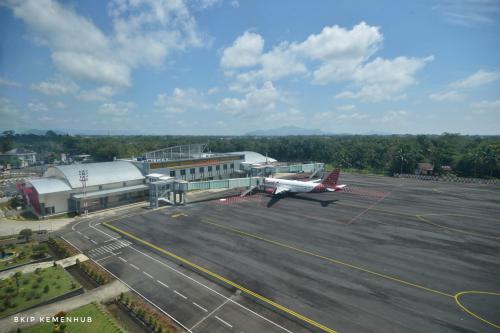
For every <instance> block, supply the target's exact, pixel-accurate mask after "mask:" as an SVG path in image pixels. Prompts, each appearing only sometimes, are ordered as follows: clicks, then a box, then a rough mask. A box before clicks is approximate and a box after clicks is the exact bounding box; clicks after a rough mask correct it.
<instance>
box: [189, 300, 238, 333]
mask: <svg viewBox="0 0 500 333" xmlns="http://www.w3.org/2000/svg"><path fill="white" fill-rule="evenodd" d="M229 301H230V298H228V299H226V300H225V301H224V302H223V303H222V304H221V305H219V306H218V307H216V308H215V309H213V310H212V312H210V313H209V314H207V315H206V316H205V317H203V318H201V320H200V321H199V322H197V323H196V324H194V325H193V327H191V328H190V330H193V329H194V328H195V327H196V326H198V325H200V324H201V323H202V322H204V321H205V319H207V318H208V317H210V316H211V315H213V314H214V313H215V311H217V310H219V309H220V308H222V307H223V306H224V304H226V303H227V302H229Z"/></svg>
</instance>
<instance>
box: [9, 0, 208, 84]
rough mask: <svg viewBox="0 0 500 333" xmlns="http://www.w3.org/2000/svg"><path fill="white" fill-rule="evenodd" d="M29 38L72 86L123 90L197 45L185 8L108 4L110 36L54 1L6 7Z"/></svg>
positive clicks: (179, 4)
mask: <svg viewBox="0 0 500 333" xmlns="http://www.w3.org/2000/svg"><path fill="white" fill-rule="evenodd" d="M7 6H9V7H11V8H12V10H13V13H14V15H15V17H17V18H20V19H22V20H23V21H24V22H25V23H26V25H27V26H28V28H29V30H30V31H31V33H32V34H33V36H34V38H35V39H36V40H37V41H38V42H39V43H42V44H43V45H47V46H48V47H49V48H50V50H51V52H52V54H51V58H52V61H53V63H54V65H55V66H56V68H57V69H58V70H59V71H61V72H62V73H64V74H66V75H67V76H69V77H70V78H72V79H74V80H84V81H91V82H96V83H98V84H101V85H105V86H114V87H127V86H130V85H131V84H132V77H131V76H132V75H131V72H132V70H133V69H135V68H137V67H139V66H144V65H147V66H156V67H158V66H163V64H164V62H165V60H166V57H167V56H168V54H169V53H170V52H172V51H174V50H184V49H185V48H187V47H196V46H200V45H201V43H202V42H201V38H200V36H199V34H198V32H197V27H196V21H195V20H194V18H193V17H192V16H191V15H190V13H189V10H188V8H187V6H186V5H185V3H184V2H183V1H181V0H172V1H163V2H158V1H153V0H144V1H130V2H125V1H121V0H116V1H112V2H111V3H110V4H109V14H110V16H111V17H112V33H109V34H105V33H104V32H103V31H101V30H100V29H99V28H98V27H97V26H96V25H95V24H94V22H92V21H91V20H90V19H88V18H86V17H84V16H82V15H79V14H78V13H76V12H75V11H74V10H73V9H72V8H71V7H70V6H67V5H64V4H61V3H59V2H57V1H54V0H27V1H10V2H7Z"/></svg>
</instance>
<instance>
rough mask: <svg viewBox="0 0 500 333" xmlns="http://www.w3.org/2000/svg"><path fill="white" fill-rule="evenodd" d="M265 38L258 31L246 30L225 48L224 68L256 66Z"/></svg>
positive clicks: (222, 61) (223, 54)
mask: <svg viewBox="0 0 500 333" xmlns="http://www.w3.org/2000/svg"><path fill="white" fill-rule="evenodd" d="M263 48H264V39H263V38H262V37H261V36H260V35H259V34H256V33H253V32H249V31H245V33H244V34H243V35H241V36H240V37H238V38H237V39H236V40H235V41H234V43H233V45H231V46H230V47H228V48H226V49H224V51H223V53H222V58H221V61H220V64H221V66H222V67H223V68H240V67H249V66H254V65H256V64H257V63H258V62H259V59H260V56H261V54H262V49H263Z"/></svg>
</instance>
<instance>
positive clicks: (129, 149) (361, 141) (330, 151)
mask: <svg viewBox="0 0 500 333" xmlns="http://www.w3.org/2000/svg"><path fill="white" fill-rule="evenodd" d="M191 143H208V150H210V151H213V152H221V153H224V152H231V151H244V150H250V151H256V152H259V153H261V154H264V155H266V154H267V155H268V156H269V157H272V158H275V159H277V160H278V161H289V162H309V161H314V162H323V163H327V164H330V165H333V166H335V167H340V168H344V169H346V168H347V169H357V170H365V171H370V172H376V173H385V174H393V173H395V172H401V171H402V172H403V173H413V172H414V171H415V169H416V168H417V164H418V163H422V162H428V163H431V164H432V165H434V173H435V174H440V173H443V172H445V171H443V169H442V168H441V167H442V166H450V167H451V169H452V171H451V172H452V173H454V174H456V175H457V176H462V177H497V178H500V136H466V135H459V134H452V133H444V134H442V135H328V136H327V135H325V136H282V137H252V136H232V137H229V136H223V137H220V136H217V137H216V136H169V135H165V136H80V135H77V136H70V135H58V134H56V133H54V132H52V131H48V132H47V133H46V134H45V135H32V134H28V135H20V134H15V133H14V132H13V131H7V132H4V134H3V135H2V136H1V137H0V147H1V148H2V150H3V151H6V150H8V148H10V149H11V148H14V147H22V148H26V149H31V150H33V151H35V152H36V153H37V158H38V159H39V160H43V161H45V162H47V163H51V162H53V161H54V160H58V159H60V154H61V153H66V154H70V155H77V154H90V155H91V156H92V158H93V160H94V161H112V160H113V159H114V158H115V157H116V158H128V157H132V156H135V157H138V156H142V155H143V154H144V153H145V152H147V151H151V150H156V149H161V148H166V147H169V146H175V145H184V144H191Z"/></svg>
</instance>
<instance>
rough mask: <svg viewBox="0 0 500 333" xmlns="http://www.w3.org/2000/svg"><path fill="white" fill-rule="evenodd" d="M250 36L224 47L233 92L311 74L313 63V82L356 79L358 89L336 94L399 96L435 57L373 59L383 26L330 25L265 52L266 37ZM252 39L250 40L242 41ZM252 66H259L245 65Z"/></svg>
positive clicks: (371, 98)
mask: <svg viewBox="0 0 500 333" xmlns="http://www.w3.org/2000/svg"><path fill="white" fill-rule="evenodd" d="M250 34H251V33H249V32H245V33H244V34H243V35H242V36H240V37H238V39H237V40H236V41H235V43H234V44H233V46H231V47H229V48H227V49H225V50H224V54H223V56H222V59H221V66H222V67H223V68H225V69H226V71H225V74H226V76H228V77H231V78H233V79H234V80H233V82H232V83H230V89H231V90H234V91H239V92H248V91H251V90H253V89H255V87H256V86H257V85H258V84H260V83H262V82H265V81H275V80H279V79H282V78H285V77H290V76H291V77H298V76H306V77H307V76H308V75H309V69H308V67H307V66H310V67H312V68H313V70H312V82H313V83H316V84H321V85H325V84H328V83H331V82H336V83H352V84H353V85H354V87H358V89H359V90H358V91H343V92H341V93H339V94H337V96H336V97H337V98H356V99H361V100H365V101H368V100H369V101H383V100H394V99H400V98H402V97H404V90H405V89H406V88H408V87H409V86H411V85H414V84H416V83H417V81H416V79H415V75H416V73H417V72H418V71H419V70H420V69H422V68H423V67H424V66H425V65H426V63H427V62H429V61H432V60H433V57H432V56H430V57H427V58H413V57H404V56H400V57H396V58H394V59H383V58H380V57H378V58H376V59H374V60H372V61H370V58H371V57H372V56H373V55H374V54H375V53H376V52H377V51H378V50H379V49H380V46H381V43H382V41H383V36H382V34H381V32H380V29H379V27H376V26H370V25H368V24H367V23H365V22H361V23H359V24H357V25H355V26H354V27H352V29H346V28H343V27H339V26H327V27H324V28H323V30H322V31H321V32H320V33H319V34H311V35H310V36H308V37H307V38H306V40H304V41H302V42H292V43H289V42H282V43H280V44H278V45H277V46H275V47H273V48H272V49H271V50H270V51H269V52H264V53H263V45H264V40H263V38H262V37H261V36H260V35H257V34H251V35H252V36H253V37H252V38H249V36H250ZM247 40H250V42H248V43H243V41H247ZM257 40H258V43H257V42H256V41H257ZM248 50H251V52H249V51H248ZM228 55H231V57H229V56H228ZM248 66H256V67H257V68H254V69H251V70H248V69H247V70H242V69H241V67H248ZM314 67H315V69H314ZM228 68H231V70H227V69H228Z"/></svg>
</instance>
